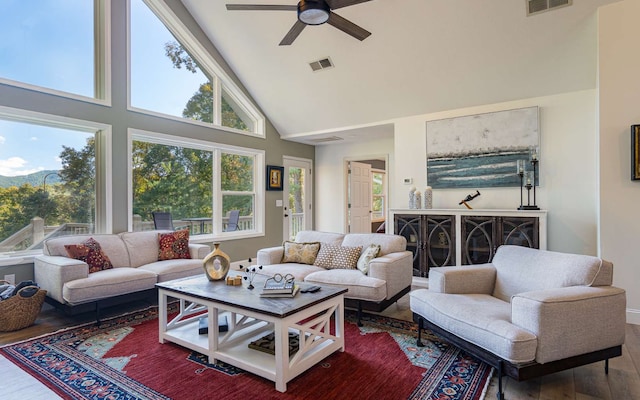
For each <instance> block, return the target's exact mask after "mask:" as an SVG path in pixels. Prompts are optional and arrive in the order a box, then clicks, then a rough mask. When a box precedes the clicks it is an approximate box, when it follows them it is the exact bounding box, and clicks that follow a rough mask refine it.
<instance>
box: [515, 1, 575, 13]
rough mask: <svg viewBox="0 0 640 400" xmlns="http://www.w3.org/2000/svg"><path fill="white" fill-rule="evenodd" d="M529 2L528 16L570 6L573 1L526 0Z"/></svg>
mask: <svg viewBox="0 0 640 400" xmlns="http://www.w3.org/2000/svg"><path fill="white" fill-rule="evenodd" d="M525 1H526V2H527V16H529V15H534V14H539V13H541V12H545V11H549V10H553V9H555V8H559V7H566V6H570V5H571V4H572V3H573V0H525Z"/></svg>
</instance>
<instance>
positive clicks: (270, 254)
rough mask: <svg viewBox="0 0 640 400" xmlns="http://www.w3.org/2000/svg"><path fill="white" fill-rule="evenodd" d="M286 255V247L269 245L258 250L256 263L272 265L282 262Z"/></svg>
mask: <svg viewBox="0 0 640 400" xmlns="http://www.w3.org/2000/svg"><path fill="white" fill-rule="evenodd" d="M283 255H284V247H282V246H276V247H268V248H266V249H260V250H258V257H257V258H256V263H257V264H258V265H272V264H280V263H281V262H282V256H283Z"/></svg>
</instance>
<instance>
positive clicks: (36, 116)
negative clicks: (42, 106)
mask: <svg viewBox="0 0 640 400" xmlns="http://www.w3.org/2000/svg"><path fill="white" fill-rule="evenodd" d="M0 119H2V120H7V121H14V122H22V123H28V124H34V125H41V126H48V127H52V128H60V129H67V130H74V131H79V132H86V133H93V134H95V146H96V148H95V154H96V156H95V169H96V176H95V180H96V186H95V201H96V205H95V207H96V209H95V215H96V220H95V221H94V223H95V233H96V234H100V233H111V232H112V230H113V223H112V221H113V219H112V215H113V205H112V199H111V193H112V181H111V179H110V178H111V177H112V176H113V169H112V132H111V131H112V128H111V125H108V124H103V123H99V122H93V121H87V120H80V119H76V118H69V117H63V116H60V115H54V114H46V113H41V112H35V111H28V110H22V109H18V108H12V107H6V106H0ZM2 254H3V256H7V257H6V258H7V260H9V261H8V262H7V263H8V264H15V263H16V258H21V259H22V260H26V261H32V260H33V257H34V256H36V255H41V254H42V250H30V251H26V250H25V251H14V252H5V253H2ZM2 258H4V257H2ZM2 264H3V263H2V260H0V265H2Z"/></svg>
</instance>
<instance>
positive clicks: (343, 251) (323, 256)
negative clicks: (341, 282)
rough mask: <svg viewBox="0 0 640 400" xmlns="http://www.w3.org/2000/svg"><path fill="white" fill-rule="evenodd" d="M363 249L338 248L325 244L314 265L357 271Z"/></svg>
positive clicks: (358, 247)
mask: <svg viewBox="0 0 640 400" xmlns="http://www.w3.org/2000/svg"><path fill="white" fill-rule="evenodd" d="M361 252H362V247H360V246H356V247H347V246H337V245H334V244H328V243H323V244H322V245H321V246H320V251H318V256H317V257H316V260H315V262H314V263H313V265H316V266H318V267H322V268H326V269H355V268H356V265H357V264H358V259H359V258H360V253H361Z"/></svg>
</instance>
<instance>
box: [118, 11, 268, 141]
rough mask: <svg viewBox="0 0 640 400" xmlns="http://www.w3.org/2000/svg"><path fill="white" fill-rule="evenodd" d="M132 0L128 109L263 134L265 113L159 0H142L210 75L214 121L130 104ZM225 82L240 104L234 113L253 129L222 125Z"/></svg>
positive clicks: (129, 36) (218, 127) (128, 65)
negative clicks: (247, 119) (210, 121)
mask: <svg viewBox="0 0 640 400" xmlns="http://www.w3.org/2000/svg"><path fill="white" fill-rule="evenodd" d="M131 1H133V0H127V82H128V85H127V109H128V110H130V111H135V112H139V113H142V114H148V115H153V116H157V117H162V118H168V119H172V120H176V121H181V122H186V123H189V124H193V125H199V126H204V127H208V128H211V127H215V128H216V129H220V130H224V131H228V132H232V133H240V134H243V135H248V136H253V137H260V138H266V134H265V126H266V124H265V117H264V115H263V114H262V113H261V112H260V111H259V110H258V108H257V107H256V106H255V105H254V104H253V103H252V102H251V101H250V100H249V98H248V97H247V96H246V95H245V94H244V92H243V91H242V90H241V89H240V88H239V87H238V85H236V84H235V82H234V81H233V79H231V78H230V77H229V75H228V74H227V73H226V72H225V71H224V69H223V68H221V67H220V66H219V65H218V63H217V62H216V61H215V60H214V59H213V57H212V56H211V55H210V53H209V52H208V51H207V49H206V48H205V47H204V46H203V45H202V43H201V42H200V41H199V40H197V39H196V37H195V36H194V35H193V33H191V31H190V30H189V29H187V27H186V26H185V25H184V23H182V21H181V20H180V18H178V17H177V16H176V14H175V13H174V12H173V10H171V8H170V7H169V6H168V5H167V4H166V3H165V2H164V1H162V0H141V1H143V2H144V3H145V4H146V5H147V7H149V9H150V10H151V11H152V12H153V13H154V14H155V15H156V17H157V18H158V19H159V20H160V22H162V23H163V24H164V26H165V27H166V28H167V29H168V30H169V31H170V32H171V34H172V35H173V36H174V37H175V38H176V39H177V40H178V42H179V43H180V45H181V46H182V47H184V48H185V50H187V52H188V53H189V55H191V56H192V57H193V58H195V59H196V60H197V61H198V65H199V67H201V68H202V72H203V73H204V74H205V75H207V76H209V77H210V78H211V84H212V86H213V95H214V97H215V98H214V105H215V107H214V112H213V114H214V115H213V123H208V122H202V121H197V120H192V119H188V118H183V117H179V116H175V115H170V114H164V113H162V112H158V111H153V110H148V109H145V108H139V107H134V106H133V105H132V104H131ZM223 86H224V88H225V90H226V91H227V93H228V94H229V95H230V96H231V97H232V98H233V100H234V101H235V103H236V104H235V105H237V106H238V107H240V110H236V113H241V114H242V115H246V116H248V117H249V118H250V119H251V120H252V122H253V130H251V131H243V130H240V129H235V128H230V127H227V126H223V125H222V121H221V114H222V113H221V99H222V87H223Z"/></svg>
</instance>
